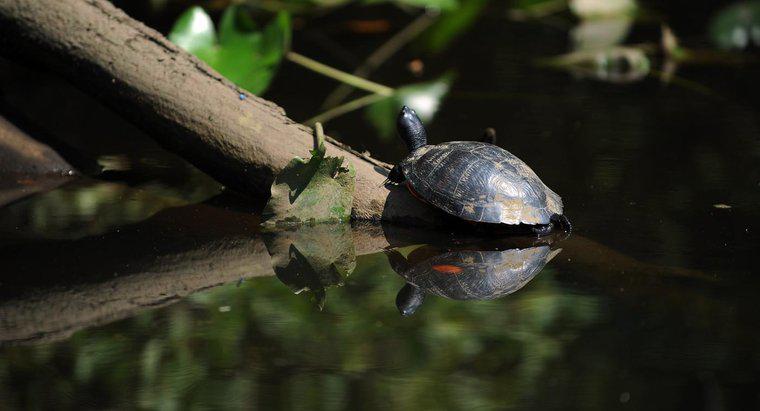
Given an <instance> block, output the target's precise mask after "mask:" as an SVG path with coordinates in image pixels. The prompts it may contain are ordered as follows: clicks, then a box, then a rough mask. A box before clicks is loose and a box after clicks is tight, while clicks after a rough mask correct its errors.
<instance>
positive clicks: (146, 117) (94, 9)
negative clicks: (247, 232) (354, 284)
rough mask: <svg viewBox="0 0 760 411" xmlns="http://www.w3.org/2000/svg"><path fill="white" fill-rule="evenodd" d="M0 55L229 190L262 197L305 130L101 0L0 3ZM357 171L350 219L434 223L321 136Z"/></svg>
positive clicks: (381, 175) (370, 163)
mask: <svg viewBox="0 0 760 411" xmlns="http://www.w3.org/2000/svg"><path fill="white" fill-rule="evenodd" d="M0 53H2V54H4V55H7V56H10V57H15V58H22V59H24V60H27V61H31V62H33V63H35V64H42V65H43V66H45V67H48V68H49V69H51V70H53V71H55V72H57V73H60V74H61V75H63V76H64V77H65V78H67V79H68V80H69V81H71V82H72V83H74V84H75V85H77V86H78V87H80V88H81V89H83V90H85V91H86V92H89V93H91V94H93V95H94V96H95V97H96V98H98V99H99V100H100V101H102V102H103V103H104V104H106V105H107V106H109V107H111V108H112V109H114V110H115V111H116V112H118V113H120V114H122V115H124V116H125V117H126V118H127V119H129V120H131V121H133V122H134V123H135V124H137V125H139V126H141V127H143V128H144V129H145V130H146V131H147V132H148V133H149V134H150V135H151V136H153V138H155V139H156V140H157V141H158V142H159V144H161V145H162V146H163V147H165V148H166V149H168V150H170V151H173V152H175V153H177V154H179V155H180V156H182V157H184V158H185V159H187V160H188V161H189V162H191V163H192V164H194V165H195V166H197V167H198V168H199V169H201V170H203V171H205V172H206V173H208V174H209V175H210V176H212V177H214V178H215V179H217V180H218V181H220V182H221V183H222V184H224V185H226V186H227V187H229V188H232V189H234V190H237V191H240V192H243V193H246V194H250V195H255V196H262V195H268V194H269V187H270V185H271V182H272V180H273V176H274V175H275V174H276V173H278V172H279V171H280V170H281V169H282V168H283V167H284V166H285V165H286V164H287V163H288V162H289V161H290V160H291V159H292V158H293V157H294V156H301V157H304V156H307V155H308V151H309V150H310V149H311V148H312V147H313V144H314V143H313V135H312V130H311V129H310V128H308V127H305V126H303V125H300V124H297V123H295V122H294V121H292V120H291V119H289V118H288V117H287V116H286V115H285V111H284V110H283V109H282V108H280V107H278V106H277V105H275V104H274V103H272V102H269V101H266V100H264V99H262V98H259V97H256V96H253V95H251V94H250V93H248V92H246V91H244V90H242V89H241V88H239V87H237V86H236V85H234V84H232V83H231V82H230V81H228V80H227V79H225V78H224V77H222V76H221V75H220V74H218V73H217V72H215V71H214V70H213V69H211V68H210V67H209V66H208V65H206V64H205V63H203V62H202V61H200V60H198V59H197V58H195V57H194V56H192V55H190V54H188V53H186V52H185V51H183V50H181V49H180V48H179V47H177V46H175V45H174V44H173V43H171V42H170V41H168V40H167V39H166V38H165V37H164V36H162V35H161V34H160V33H158V32H157V31H155V30H153V29H150V28H148V27H146V26H145V25H143V24H142V23H140V22H138V21H136V20H134V19H132V18H130V17H129V16H127V15H126V14H125V13H124V12H123V11H121V10H119V9H118V8H116V7H115V6H114V5H112V4H111V3H109V2H108V1H106V0H0ZM328 142H329V143H328V147H327V154H328V155H333V156H343V157H345V158H346V160H347V161H349V162H351V163H352V164H353V165H354V167H355V168H356V192H355V195H354V204H353V212H352V216H353V218H354V219H355V220H368V221H379V220H384V221H390V222H403V223H407V224H409V223H411V224H415V225H431V224H436V222H440V221H441V220H442V218H441V216H442V213H440V212H437V211H436V210H433V209H432V208H430V207H426V206H424V205H421V204H420V203H418V202H417V201H415V200H414V199H413V198H412V197H411V196H410V195H408V193H406V192H405V191H403V190H401V189H399V188H392V189H388V188H386V187H384V186H383V184H382V183H383V181H384V179H385V176H386V175H387V171H388V169H387V164H385V163H382V162H380V161H378V160H374V159H372V158H369V157H367V156H363V155H361V154H359V153H357V152H356V151H354V150H351V149H350V148H349V147H347V146H345V145H342V144H340V143H337V142H335V141H334V140H332V139H329V140H328Z"/></svg>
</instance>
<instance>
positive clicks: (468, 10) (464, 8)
mask: <svg viewBox="0 0 760 411" xmlns="http://www.w3.org/2000/svg"><path fill="white" fill-rule="evenodd" d="M487 3H488V0H463V1H462V5H461V6H459V7H457V8H455V9H453V10H450V11H446V12H444V13H443V15H442V16H441V17H440V18H439V19H438V21H436V22H435V24H433V25H432V26H431V27H430V28H429V29H428V30H427V31H426V32H425V33H424V34H423V35H422V36H421V40H420V41H421V43H422V45H423V47H424V48H425V50H426V51H428V52H430V53H439V52H441V51H443V50H444V49H446V47H448V45H449V44H450V43H451V41H452V40H453V39H455V38H456V37H457V36H459V35H460V34H462V33H463V32H464V31H466V30H467V29H468V28H470V26H472V24H473V23H474V22H475V20H476V19H477V17H478V16H479V15H480V12H481V11H482V10H483V8H484V7H485V6H486V4H487Z"/></svg>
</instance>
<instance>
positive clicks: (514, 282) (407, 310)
mask: <svg viewBox="0 0 760 411" xmlns="http://www.w3.org/2000/svg"><path fill="white" fill-rule="evenodd" d="M507 246H509V244H507ZM489 248H490V247H488V245H486V244H483V245H474V246H472V245H470V246H465V247H458V248H457V249H450V248H440V247H434V246H422V247H418V248H416V249H415V250H413V251H412V252H411V253H409V255H408V256H407V257H404V255H403V254H401V253H400V252H399V251H398V250H388V251H386V252H385V254H386V255H387V257H388V261H389V263H390V265H391V267H392V268H393V270H394V271H396V273H398V274H399V275H400V276H402V277H404V278H405V279H406V284H405V285H404V287H402V288H401V290H400V291H399V292H398V295H397V297H396V307H397V308H398V310H399V312H400V313H401V315H404V316H407V315H412V314H414V313H415V312H417V310H418V309H419V308H420V306H421V305H422V303H423V302H424V299H425V294H434V295H438V296H440V297H444V298H449V299H452V300H491V299H496V298H500V297H503V296H506V295H508V294H512V293H514V292H515V291H517V290H519V289H521V288H523V287H524V286H525V285H526V284H527V283H528V282H530V280H532V279H533V277H535V276H536V275H538V273H539V272H541V270H542V269H543V268H544V266H545V265H546V263H548V262H549V261H551V260H552V258H554V257H555V256H556V255H557V254H559V252H560V251H561V249H555V250H552V248H551V247H550V246H548V245H541V246H536V247H529V248H523V249H521V248H507V249H499V248H495V249H494V248H490V249H489Z"/></svg>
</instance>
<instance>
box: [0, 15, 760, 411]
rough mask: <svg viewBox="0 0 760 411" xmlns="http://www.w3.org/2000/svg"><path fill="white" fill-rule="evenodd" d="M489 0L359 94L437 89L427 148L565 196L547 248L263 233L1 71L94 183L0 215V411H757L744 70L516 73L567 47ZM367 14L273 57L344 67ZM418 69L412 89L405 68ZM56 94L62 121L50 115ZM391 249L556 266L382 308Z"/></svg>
mask: <svg viewBox="0 0 760 411" xmlns="http://www.w3.org/2000/svg"><path fill="white" fill-rule="evenodd" d="M672 3H673V4H665V5H662V6H660V7H657V10H658V11H660V12H662V13H664V15H665V16H666V17H667V20H668V21H669V22H670V24H671V25H672V26H673V27H674V29H675V30H676V32H677V33H679V34H681V36H682V37H683V40H684V42H687V44H689V45H694V47H697V46H698V47H707V46H708V45H709V43H708V42H707V40H706V39H705V37H704V32H705V31H706V30H705V29H704V27H705V25H706V22H707V21H708V20H709V17H710V15H711V14H712V13H713V12H714V11H715V10H716V9H717V8H718V7H717V6H710V5H698V6H695V7H694V8H693V9H690V10H686V11H684V10H680V9H677V8H676V3H675V2H672ZM381 12H382V13H384V14H381V15H383V16H391V17H394V19H393V20H392V22H393V25H394V27H396V26H398V28H400V27H401V26H403V24H404V22H405V21H406V20H398V19H399V18H400V17H399V16H400V15H399V14H398V12H394V11H389V9H382V11H381ZM502 12H503V9H501V8H499V7H493V8H492V9H489V13H485V14H484V15H482V16H481V17H480V18H479V19H478V21H477V23H476V24H475V25H474V26H473V27H472V28H471V29H470V30H469V31H468V32H467V33H466V34H464V35H463V36H462V37H460V38H458V39H457V40H456V41H455V42H454V43H452V45H451V46H450V47H449V48H447V49H446V50H445V51H442V52H441V53H439V54H434V55H429V54H427V53H426V52H425V51H424V50H425V47H426V46H425V43H424V41H423V40H418V41H416V42H413V43H412V44H411V45H410V46H409V47H407V48H404V49H403V50H402V51H401V52H400V53H399V54H398V55H396V56H395V57H394V58H393V59H391V60H390V61H388V62H387V63H385V64H384V65H383V66H382V67H381V68H380V69H379V70H378V71H377V72H376V74H375V75H374V76H373V77H372V78H373V79H374V80H376V81H379V82H382V83H386V84H390V85H399V84H407V83H411V82H415V81H426V80H432V79H435V78H438V77H440V76H441V75H443V74H444V73H453V76H454V77H453V78H454V80H453V82H452V83H451V89H450V91H449V92H448V94H447V95H446V97H445V98H443V100H442V101H441V104H440V108H439V110H438V112H437V113H436V116H435V118H434V119H433V120H432V121H429V122H428V127H429V134H430V135H431V136H433V140H434V142H440V141H446V140H451V139H466V138H476V137H477V136H478V135H479V134H480V133H481V132H482V130H483V129H484V128H485V127H494V128H495V129H496V130H497V134H498V138H499V139H498V144H499V145H501V146H502V147H505V148H507V149H508V150H510V151H511V152H513V153H515V154H516V155H518V156H519V157H520V158H522V159H523V160H525V161H526V162H527V163H528V164H530V165H531V167H532V168H533V169H534V170H535V171H536V172H537V173H538V174H539V175H540V176H541V178H542V179H543V180H544V181H545V182H546V183H547V184H548V185H549V186H550V187H552V188H553V189H554V190H555V191H557V192H558V193H560V194H561V195H562V197H563V199H564V201H565V204H566V212H567V214H568V215H569V216H570V218H571V219H572V221H573V223H574V225H575V227H576V230H575V232H574V233H573V235H572V236H571V237H569V238H567V239H561V238H556V239H553V240H552V241H551V243H550V244H548V245H546V244H533V243H531V241H533V240H532V239H531V240H530V241H529V240H528V239H522V240H516V239H509V240H503V242H497V243H496V244H494V243H493V242H491V243H488V244H484V243H483V242H480V241H475V240H473V239H471V238H466V236H463V235H461V234H458V235H452V234H451V233H447V232H429V231H426V230H418V229H410V228H404V227H391V226H384V227H367V226H357V227H353V228H352V229H348V228H346V227H342V228H334V227H332V228H323V229H317V230H313V231H311V232H308V231H302V232H298V233H285V234H282V235H280V236H272V235H265V234H262V233H261V232H260V231H259V228H258V223H259V220H258V217H257V216H256V215H255V212H253V211H255V210H257V209H260V207H261V204H260V202H261V201H260V199H259V200H257V201H254V202H253V204H252V203H251V202H250V201H241V200H240V199H239V198H236V197H234V196H232V195H230V194H229V193H226V194H224V193H222V192H221V190H220V188H219V187H218V185H216V184H215V183H213V182H212V181H211V180H210V179H208V178H207V177H205V176H203V175H202V173H200V172H198V171H197V170H195V169H194V168H193V167H191V166H189V165H187V164H185V163H184V162H182V161H181V160H180V159H178V158H176V157H174V156H171V155H168V154H166V153H165V152H163V151H162V150H161V149H160V148H158V147H156V146H155V145H154V144H152V143H151V142H150V140H149V139H148V138H147V137H146V136H145V135H143V134H142V133H141V132H140V131H138V130H137V129H135V128H134V127H132V126H130V125H128V124H126V123H124V121H123V120H121V119H119V118H118V117H117V116H115V115H113V114H112V113H110V111H108V110H106V109H104V108H102V107H100V106H98V105H97V104H96V103H94V102H93V101H91V100H89V99H88V98H87V97H85V96H82V95H81V94H79V93H77V92H75V91H73V90H71V88H70V87H68V86H66V85H65V84H63V83H61V82H60V81H59V80H57V79H55V78H53V77H50V76H47V75H42V74H34V73H31V74H30V73H27V72H26V71H25V70H21V69H19V68H17V67H15V66H13V65H12V64H10V63H7V62H5V63H4V66H3V67H4V70H3V75H2V76H0V78H2V79H3V80H2V93H1V94H0V95H1V96H2V102H3V104H2V107H3V108H4V109H7V110H9V112H12V113H14V114H15V116H17V117H18V116H26V117H27V118H31V119H40V118H43V119H47V120H44V121H39V124H38V125H37V126H38V127H40V128H42V129H43V131H46V134H47V135H51V136H52V137H53V138H54V139H55V141H54V145H57V146H67V147H74V148H78V149H79V150H74V151H83V148H86V150H84V152H85V153H86V155H85V156H83V157H84V158H83V159H80V160H78V161H80V163H79V164H77V165H79V166H80V167H82V164H85V165H86V164H91V163H97V164H100V165H101V166H103V165H106V166H107V167H108V168H109V171H107V172H106V173H104V174H102V175H100V176H98V178H96V179H92V178H88V179H81V180H78V181H75V182H71V183H69V184H66V185H63V186H61V187H60V188H57V189H53V190H52V191H48V192H44V193H40V194H36V195H33V196H30V197H26V198H25V199H22V200H19V201H16V202H13V203H11V204H9V205H5V206H4V207H3V208H2V209H0V240H1V241H0V255H2V257H1V258H0V261H2V267H3V269H2V276H0V340H1V341H2V342H0V347H1V348H0V381H2V383H0V404H2V406H0V408H2V409H6V408H8V409H39V408H55V409H61V408H150V409H153V408H164V409H177V408H179V409H184V408H191V407H192V408H225V409H226V408H288V409H357V408H361V409H387V408H396V409H439V408H444V409H568V408H578V409H618V408H620V409H631V408H635V409H695V408H696V409H710V410H713V409H714V410H720V409H755V408H758V405H759V403H760V397H758V392H760V391H759V389H760V387H759V385H760V384H759V383H760V378H758V377H759V375H758V374H759V370H760V358H759V357H758V355H757V347H758V345H759V343H760V341H759V340H760V333H758V331H757V330H758V329H760V328H758V326H760V321H759V320H760V314H758V311H757V306H756V295H757V294H758V292H760V281H758V279H757V277H756V276H755V275H754V274H755V271H756V268H755V267H756V262H755V259H754V253H755V252H756V251H757V249H758V246H759V245H760V236H758V230H759V229H760V227H758V224H757V222H758V221H760V220H759V219H758V217H759V216H758V209H757V207H756V205H757V204H758V200H760V193H759V192H758V191H759V190H760V166H758V164H760V162H758V157H760V143H758V137H757V136H758V135H760V123H758V118H759V117H758V115H757V114H758V113H757V112H758V107H760V101H759V100H758V95H759V94H758V91H760V90H759V89H758V83H757V81H756V78H757V67H758V66H756V65H752V64H740V65H726V64H691V65H689V64H683V65H681V66H680V67H679V69H678V71H677V72H676V75H677V76H678V77H677V78H678V79H683V80H684V81H680V82H679V81H671V82H670V83H667V84H666V83H663V82H662V81H661V80H660V79H659V78H658V77H656V76H649V77H647V78H646V79H644V80H642V81H639V82H633V83H629V84H611V83H606V82H602V81H597V80H593V79H589V78H580V77H578V75H573V74H570V73H567V72H565V71H558V70H551V69H546V68H537V66H536V65H535V64H534V63H535V61H536V60H537V59H540V58H542V57H547V56H552V55H557V54H560V53H564V52H566V51H567V50H568V47H569V44H570V38H569V34H568V30H569V29H570V28H571V27H572V25H573V24H572V20H571V19H569V18H556V19H550V20H548V21H542V22H509V21H507V20H506V19H505V18H504V13H502ZM367 16H376V14H372V13H369V12H367V11H366V10H365V9H356V8H349V9H347V10H342V11H339V12H337V13H333V14H331V15H328V16H326V17H320V18H316V19H313V20H307V23H306V26H305V27H304V28H303V29H301V30H299V31H298V32H297V33H296V37H295V41H294V45H295V48H296V50H298V51H301V52H303V53H304V54H308V55H310V56H312V57H320V59H321V60H322V61H325V62H326V63H329V64H333V65H336V66H339V67H343V68H348V69H350V68H351V66H350V65H348V62H346V61H345V60H347V58H345V57H346V56H353V58H355V59H357V60H359V61H360V60H361V56H363V55H366V54H367V53H369V52H371V51H372V50H373V49H374V47H376V46H377V45H379V44H380V43H382V41H383V39H384V38H387V36H384V35H377V36H376V37H377V38H375V37H373V36H367V37H366V38H365V37H357V35H355V34H348V33H346V32H345V31H343V30H339V29H335V27H343V26H341V24H340V22H342V21H346V20H352V19H359V18H366V17H367ZM157 24H158V23H157ZM658 24H659V23H657V22H653V23H646V22H645V23H641V24H637V25H636V26H635V27H634V28H633V30H632V32H631V35H630V37H629V40H628V43H631V44H633V43H638V42H645V41H653V39H655V40H656V39H657V36H658V34H657V32H658ZM158 25H159V26H160V24H158ZM331 28H332V29H331ZM325 36H329V38H331V39H333V40H334V41H335V42H337V44H341V45H342V47H345V48H346V50H345V52H344V53H343V58H342V57H340V56H341V54H340V53H338V52H329V51H328V50H329V49H333V50H334V49H335V47H332V48H330V47H327V46H325V45H324V41H325V40H324V38H325ZM374 43H377V44H374ZM750 55H751V54H750ZM417 57H424V58H423V60H424V62H425V72H424V74H423V77H422V78H421V79H417V78H416V77H415V76H414V75H412V74H411V73H410V72H409V71H408V70H407V69H406V64H407V63H408V61H409V60H411V59H414V58H417ZM653 65H654V66H656V67H657V69H658V70H659V68H660V66H659V62H657V61H655V62H654V63H653ZM9 66H10V67H9ZM14 67H15V68H14ZM291 76H300V77H299V78H303V81H302V82H299V84H292V82H289V81H288V78H293V77H291ZM303 84H308V93H304V89H303ZM334 86H335V84H334V83H333V82H331V81H329V80H326V79H323V78H320V77H318V76H316V75H312V74H308V73H306V74H305V73H304V71H303V69H300V68H298V67H295V66H293V65H287V64H286V65H284V66H283V68H282V71H281V72H280V74H279V75H278V77H277V79H276V80H275V83H274V85H273V88H272V89H271V91H270V92H269V93H268V94H267V97H268V98H270V99H272V100H274V101H277V102H278V103H280V104H281V105H283V106H284V107H286V108H287V109H288V112H289V114H290V115H291V116H292V117H293V118H295V119H298V120H305V119H307V118H309V117H311V116H313V115H314V114H316V113H317V112H319V110H318V107H319V105H320V104H321V102H322V100H323V98H324V97H325V96H326V95H327V94H328V93H329V92H330V91H331V90H332V88H333V87H334ZM61 93H63V94H64V95H66V96H68V101H70V104H68V105H67V107H66V110H67V112H66V113H63V114H61V112H60V110H52V109H51V107H55V104H54V102H51V101H53V100H54V99H52V98H51V96H54V95H60V94H61ZM93 110H97V113H99V114H98V115H97V116H90V115H89V114H88V113H91V112H93ZM41 113H44V114H45V115H47V116H53V119H51V118H50V117H44V116H42V114H41ZM51 113H52V114H51ZM56 116H57V117H56ZM326 127H327V132H328V133H330V134H332V135H335V136H338V137H340V138H343V139H344V140H345V141H347V142H349V143H350V144H352V145H353V146H355V147H356V148H358V149H360V150H369V151H370V152H372V153H373V154H375V155H376V156H378V157H380V158H382V159H386V160H388V161H397V160H398V159H400V158H401V157H402V156H403V155H404V152H403V146H402V144H400V143H399V142H398V141H396V140H394V139H393V138H389V139H383V138H382V137H381V135H382V131H381V129H379V128H378V129H375V128H373V126H372V123H371V122H370V121H368V119H367V113H366V112H364V111H359V112H354V113H351V114H349V115H346V116H344V117H340V118H338V119H336V120H334V121H330V122H328V123H327V124H326ZM103 135H111V136H113V138H111V139H104V138H103V137H102V136H103ZM109 140H114V141H115V142H109ZM124 141H129V142H130V143H129V144H126V143H123V142H124ZM220 193H222V194H220ZM725 206H728V207H729V208H726V207H725ZM547 241H548V240H547ZM389 245H390V246H392V247H393V249H395V250H397V251H398V254H394V255H395V256H396V257H398V256H401V257H402V258H403V259H404V260H408V264H415V263H418V262H421V263H424V262H425V261H430V260H426V258H431V257H432V258H436V256H441V255H442V254H444V253H445V252H447V251H448V250H449V249H451V248H456V249H460V250H461V249H462V248H465V249H468V250H478V251H483V253H486V252H488V253H491V254H488V255H489V256H490V257H492V258H500V257H503V256H504V255H506V254H500V253H503V252H506V251H504V250H510V249H521V250H536V249H539V250H540V249H541V247H547V248H550V249H551V250H554V251H557V250H559V251H558V253H557V254H556V256H554V258H553V259H551V261H548V262H546V265H545V266H544V267H543V269H542V270H540V272H537V273H530V274H531V275H526V276H523V277H519V276H518V277H519V278H521V279H522V280H516V281H513V282H511V283H510V284H512V285H515V284H517V285H519V287H517V286H516V287H514V288H518V289H517V290H511V289H510V291H513V292H512V293H511V294H509V295H506V296H503V297H501V298H498V299H492V300H467V301H461V300H455V299H449V298H445V297H442V296H438V295H434V294H428V295H426V296H425V297H424V302H423V303H422V305H420V306H419V307H418V308H417V310H416V312H414V314H412V315H409V316H401V315H400V314H399V311H398V308H397V306H396V300H397V295H398V294H399V290H401V289H402V288H403V287H404V285H405V283H406V280H407V279H406V278H404V277H403V276H402V275H399V273H397V271H396V270H394V268H396V269H398V268H399V264H391V262H390V261H389V258H388V255H387V254H389V253H384V252H383V249H385V248H386V247H388V246H389ZM560 249H561V250H560ZM293 250H296V251H297V252H294V251H293ZM496 250H499V251H496ZM482 255H485V254H482ZM510 255H513V254H510ZM467 256H468V257H470V258H474V257H473V255H472V254H468V255H467ZM448 258H449V259H448V260H446V261H445V262H443V263H441V262H440V261H438V262H437V263H436V264H437V265H438V266H439V267H447V266H450V265H455V263H456V262H457V261H456V258H458V257H451V256H449V257H448ZM451 258H455V260H451ZM391 260H393V259H391ZM393 261H397V260H393ZM459 261H461V258H460V260H459ZM468 261H471V260H468ZM500 261H501V260H500ZM510 261H511V262H512V264H510V265H509V266H510V267H516V266H519V264H517V262H519V261H522V260H519V259H517V260H510ZM407 268H408V267H407ZM446 270H449V271H450V270H451V269H450V268H444V269H443V271H444V272H445V271H446ZM517 271H520V270H519V269H517ZM402 274H403V273H402ZM460 285H464V286H467V285H469V283H466V284H460ZM507 288H508V287H507ZM296 292H297V293H296ZM456 295H458V296H461V294H456ZM450 296H452V295H450Z"/></svg>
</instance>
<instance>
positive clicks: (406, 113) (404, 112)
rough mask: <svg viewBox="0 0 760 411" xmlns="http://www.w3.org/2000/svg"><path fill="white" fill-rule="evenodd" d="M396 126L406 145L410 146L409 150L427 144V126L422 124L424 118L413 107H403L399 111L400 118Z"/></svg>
mask: <svg viewBox="0 0 760 411" xmlns="http://www.w3.org/2000/svg"><path fill="white" fill-rule="evenodd" d="M396 128H397V129H398V135H399V137H401V139H402V140H404V143H406V147H407V148H409V152H412V151H414V150H416V149H418V148H420V147H422V146H424V145H427V133H426V132H425V126H423V125H422V120H420V118H419V117H417V113H415V112H414V110H412V109H411V108H409V107H407V106H404V107H401V112H400V113H398V119H397V120H396Z"/></svg>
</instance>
